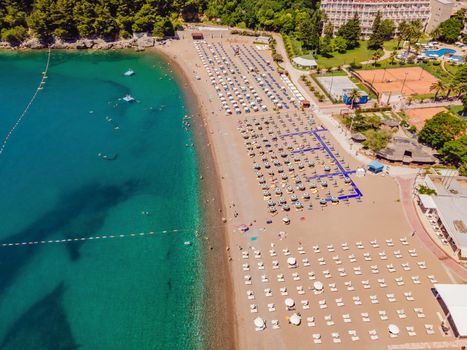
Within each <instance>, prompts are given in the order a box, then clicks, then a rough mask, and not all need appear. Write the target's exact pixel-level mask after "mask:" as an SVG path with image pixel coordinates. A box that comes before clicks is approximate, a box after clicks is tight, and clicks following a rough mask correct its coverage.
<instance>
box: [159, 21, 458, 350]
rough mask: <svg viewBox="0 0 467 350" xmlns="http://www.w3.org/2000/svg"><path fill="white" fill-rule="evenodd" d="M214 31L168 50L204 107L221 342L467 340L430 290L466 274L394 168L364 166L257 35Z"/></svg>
mask: <svg viewBox="0 0 467 350" xmlns="http://www.w3.org/2000/svg"><path fill="white" fill-rule="evenodd" d="M203 33H204V40H203V41H198V42H194V41H193V40H192V38H191V32H190V31H184V32H181V39H180V40H176V41H170V42H168V43H167V44H166V45H164V46H162V47H160V48H157V50H158V51H160V52H162V53H163V54H164V55H166V56H167V57H168V58H170V60H171V61H172V62H176V63H177V65H178V66H179V67H180V69H181V71H182V72H183V74H184V78H183V79H182V81H186V82H188V83H189V86H186V89H187V90H186V91H187V94H188V97H189V99H192V103H194V104H195V107H194V109H197V110H199V111H200V114H199V115H198V116H197V118H198V120H196V121H195V123H194V124H195V134H196V139H197V149H198V153H199V155H200V157H201V166H202V169H201V170H202V174H203V178H202V183H203V193H204V194H203V195H204V198H205V199H206V203H205V204H206V206H207V208H208V211H209V212H211V213H212V216H210V217H209V218H208V219H207V220H208V221H207V222H208V231H209V235H208V237H209V239H208V240H207V242H206V252H207V253H206V259H207V260H206V261H207V263H208V273H209V276H208V288H207V302H208V305H209V307H211V308H212V309H210V310H211V311H215V312H216V314H217V315H218V318H219V320H218V322H217V323H216V326H215V327H214V328H215V330H214V331H213V334H212V338H213V339H212V340H211V341H210V342H209V346H210V347H211V348H223V349H228V348H239V349H266V348H269V349H289V348H295V349H310V348H322V349H342V348H344V347H347V344H349V343H352V345H351V346H354V347H355V348H360V349H384V348H386V349H424V348H439V349H441V348H442V349H450V348H452V349H455V348H460V345H459V344H460V343H458V342H457V341H456V339H455V337H454V336H453V333H452V331H451V330H442V329H441V321H442V319H443V315H444V312H443V310H442V308H441V306H440V305H439V303H438V301H437V300H436V298H435V297H434V295H433V293H432V290H431V288H433V284H435V283H452V282H455V281H456V277H455V276H454V275H452V274H450V273H448V272H447V271H446V269H445V268H444V266H443V264H442V262H440V261H439V260H437V259H436V258H435V257H434V256H433V255H432V254H431V253H430V252H428V251H426V250H425V248H424V246H423V245H422V244H421V242H420V240H419V239H418V238H417V236H416V235H413V230H412V228H411V226H410V225H409V223H408V221H407V219H406V216H405V213H404V211H403V208H402V206H401V203H400V202H401V196H400V191H399V187H398V185H397V182H396V181H395V179H394V178H391V177H389V176H381V175H373V174H369V173H367V172H365V171H363V170H360V169H366V164H361V163H360V162H358V161H356V160H355V159H354V158H353V157H351V156H350V155H349V154H347V153H346V151H345V150H344V149H342V148H341V147H340V145H339V143H338V142H336V141H335V139H334V138H333V136H332V134H331V133H330V132H329V131H328V130H327V129H326V128H324V127H323V126H322V124H321V121H320V120H319V118H318V117H317V116H316V115H315V113H313V112H311V111H309V110H305V111H301V109H300V105H299V101H300V96H301V95H300V93H299V92H298V93H297V92H296V90H295V89H294V87H293V84H289V82H288V81H287V79H285V78H284V77H283V76H281V75H280V74H279V73H278V72H277V70H276V68H275V67H274V65H273V64H272V63H271V61H272V59H271V57H270V51H268V50H263V49H262V48H261V47H258V46H257V45H256V44H254V43H253V38H250V37H243V36H237V35H230V34H229V32H228V31H224V30H219V31H210V30H205V31H203ZM190 96H191V97H190ZM223 221H225V223H223ZM294 323H299V325H294Z"/></svg>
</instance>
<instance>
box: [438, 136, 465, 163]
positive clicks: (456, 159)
mask: <svg viewBox="0 0 467 350" xmlns="http://www.w3.org/2000/svg"><path fill="white" fill-rule="evenodd" d="M439 153H440V154H441V156H442V159H443V161H445V162H446V163H449V164H454V165H455V166H459V165H461V164H467V135H463V136H461V137H460V138H459V139H457V140H452V141H448V142H446V143H445V144H444V145H443V147H441V149H440V150H439Z"/></svg>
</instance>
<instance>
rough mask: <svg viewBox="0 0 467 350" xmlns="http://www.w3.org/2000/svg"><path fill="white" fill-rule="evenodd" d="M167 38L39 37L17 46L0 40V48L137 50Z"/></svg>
mask: <svg viewBox="0 0 467 350" xmlns="http://www.w3.org/2000/svg"><path fill="white" fill-rule="evenodd" d="M165 42H166V40H165V39H159V38H154V37H151V36H147V35H143V36H141V37H138V38H131V39H121V40H116V41H105V40H103V39H78V40H76V41H73V42H70V41H63V40H60V39H55V40H54V41H53V43H50V44H45V43H42V42H41V41H40V40H39V39H36V38H32V39H29V40H26V41H24V42H22V43H21V44H19V45H17V46H12V45H11V44H10V43H8V42H6V41H0V49H11V50H18V49H19V50H21V49H33V50H34V49H37V50H38V49H45V48H48V47H50V48H51V49H63V50H67V49H70V50H71V49H73V50H112V49H114V50H117V49H135V50H136V51H144V50H145V49H146V48H149V47H154V46H158V45H164V44H165Z"/></svg>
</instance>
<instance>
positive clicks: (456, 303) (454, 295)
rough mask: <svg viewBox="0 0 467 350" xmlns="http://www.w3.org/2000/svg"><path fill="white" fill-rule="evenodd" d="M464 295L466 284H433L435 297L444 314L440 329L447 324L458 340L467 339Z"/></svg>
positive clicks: (466, 292) (465, 299)
mask: <svg viewBox="0 0 467 350" xmlns="http://www.w3.org/2000/svg"><path fill="white" fill-rule="evenodd" d="M466 295H467V285H466V284H435V296H436V298H437V299H438V301H439V302H440V304H441V307H442V308H443V311H444V312H445V317H444V318H443V320H442V321H441V327H442V328H444V327H446V323H447V322H449V323H450V324H451V325H452V326H453V329H454V331H455V334H456V336H457V337H459V338H466V337H467V298H466V297H465V296H466Z"/></svg>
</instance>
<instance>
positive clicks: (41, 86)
mask: <svg viewBox="0 0 467 350" xmlns="http://www.w3.org/2000/svg"><path fill="white" fill-rule="evenodd" d="M50 56H51V50H50V48H49V51H48V53H47V63H46V65H45V70H44V71H43V72H42V79H41V82H40V83H39V86H38V87H37V88H36V91H35V92H34V95H32V97H31V99H30V100H29V103H28V104H27V106H26V108H25V109H24V110H23V112H22V113H21V114H20V116H19V118H18V119H17V120H16V123H15V124H14V125H13V126H12V127H11V129H10V131H8V134H7V135H6V136H5V138H4V140H3V143H2V145H1V147H0V155H2V153H3V152H4V150H5V147H6V145H7V144H8V141H9V140H10V137H11V135H12V134H13V132H14V131H15V129H16V128H17V127H18V126H19V124H20V123H21V121H22V120H23V118H24V116H25V115H26V113H28V111H29V108H31V106H32V104H33V102H34V100H35V99H36V97H37V95H38V93H39V91H41V90H42V89H43V88H44V85H45V81H46V80H47V73H48V71H49V64H50Z"/></svg>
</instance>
